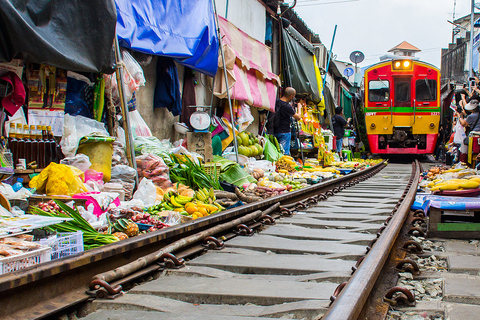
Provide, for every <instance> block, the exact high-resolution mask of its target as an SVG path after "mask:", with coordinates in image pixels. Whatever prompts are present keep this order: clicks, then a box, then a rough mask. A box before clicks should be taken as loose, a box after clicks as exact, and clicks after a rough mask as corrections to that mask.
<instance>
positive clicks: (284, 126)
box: [273, 87, 301, 155]
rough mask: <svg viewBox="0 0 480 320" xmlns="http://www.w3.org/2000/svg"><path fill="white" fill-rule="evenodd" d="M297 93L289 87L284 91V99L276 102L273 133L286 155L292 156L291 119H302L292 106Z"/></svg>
mask: <svg viewBox="0 0 480 320" xmlns="http://www.w3.org/2000/svg"><path fill="white" fill-rule="evenodd" d="M296 93H297V92H296V91H295V89H294V88H292V87H287V88H285V91H283V95H282V97H281V98H280V99H277V101H276V102H275V117H274V121H273V122H274V125H273V131H274V135H275V137H276V138H277V140H278V143H279V144H280V145H281V146H282V147H283V150H284V151H285V154H286V155H290V140H291V139H292V133H291V129H290V118H294V119H295V120H300V119H301V116H300V114H299V113H296V112H295V110H294V109H293V107H292V105H291V102H292V101H293V99H294V98H295V94H296Z"/></svg>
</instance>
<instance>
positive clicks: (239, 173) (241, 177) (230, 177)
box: [220, 164, 257, 186]
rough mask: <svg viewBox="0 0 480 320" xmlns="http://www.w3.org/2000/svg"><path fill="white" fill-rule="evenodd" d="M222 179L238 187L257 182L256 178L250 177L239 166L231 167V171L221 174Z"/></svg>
mask: <svg viewBox="0 0 480 320" xmlns="http://www.w3.org/2000/svg"><path fill="white" fill-rule="evenodd" d="M220 179H222V180H223V181H226V182H228V183H232V184H234V185H236V186H241V185H242V184H244V183H253V182H256V181H257V180H255V178H254V177H252V176H251V175H249V174H248V173H247V171H245V170H243V169H242V168H241V167H240V165H239V164H236V165H234V166H231V167H230V169H228V170H227V171H225V172H223V173H222V174H220Z"/></svg>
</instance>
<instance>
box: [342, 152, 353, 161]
mask: <svg viewBox="0 0 480 320" xmlns="http://www.w3.org/2000/svg"><path fill="white" fill-rule="evenodd" d="M342 158H343V160H345V159H347V161H352V151H350V150H342Z"/></svg>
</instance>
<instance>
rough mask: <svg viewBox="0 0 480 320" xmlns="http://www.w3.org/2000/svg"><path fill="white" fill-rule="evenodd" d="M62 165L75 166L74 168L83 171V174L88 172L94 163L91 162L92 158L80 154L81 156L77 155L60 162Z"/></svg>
mask: <svg viewBox="0 0 480 320" xmlns="http://www.w3.org/2000/svg"><path fill="white" fill-rule="evenodd" d="M60 163H61V164H68V165H70V166H74V167H76V168H78V169H80V170H82V172H85V171H87V170H88V168H90V166H91V165H92V163H91V162H90V158H89V157H88V156H87V155H85V154H83V153H79V154H77V155H75V156H74V157H68V158H64V159H62V160H60Z"/></svg>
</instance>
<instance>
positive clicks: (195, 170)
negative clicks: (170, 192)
mask: <svg viewBox="0 0 480 320" xmlns="http://www.w3.org/2000/svg"><path fill="white" fill-rule="evenodd" d="M170 158H171V160H172V162H171V164H170V165H169V166H170V180H171V181H172V182H173V183H175V182H177V183H183V184H184V185H187V186H189V187H191V188H192V189H194V190H198V189H203V188H207V189H210V187H213V188H214V189H216V190H223V189H222V187H221V186H220V182H219V181H218V177H217V173H216V172H214V175H213V176H210V175H209V174H207V173H206V172H205V168H204V167H203V166H202V165H201V164H196V163H195V162H193V161H192V160H190V158H188V157H185V159H186V160H185V161H181V160H179V159H178V158H177V157H176V156H175V155H170Z"/></svg>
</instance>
